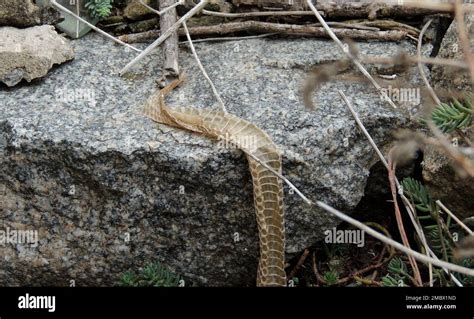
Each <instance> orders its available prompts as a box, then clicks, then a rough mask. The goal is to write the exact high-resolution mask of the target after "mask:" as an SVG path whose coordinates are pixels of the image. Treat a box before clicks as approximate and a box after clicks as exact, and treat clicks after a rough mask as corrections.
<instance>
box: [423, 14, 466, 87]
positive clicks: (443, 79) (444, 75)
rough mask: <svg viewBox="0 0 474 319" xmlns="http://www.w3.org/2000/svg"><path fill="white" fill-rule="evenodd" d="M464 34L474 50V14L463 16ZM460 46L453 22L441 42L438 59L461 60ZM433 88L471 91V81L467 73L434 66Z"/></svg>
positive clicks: (454, 22)
mask: <svg viewBox="0 0 474 319" xmlns="http://www.w3.org/2000/svg"><path fill="white" fill-rule="evenodd" d="M465 23H466V32H467V35H468V36H469V38H470V44H471V50H473V49H474V36H472V35H473V34H474V14H467V15H466V16H465ZM462 51H463V50H462V45H461V43H460V42H459V39H458V31H457V23H456V21H453V22H452V23H451V26H450V27H449V29H448V31H447V32H446V34H445V36H444V38H443V41H442V42H441V47H440V51H439V53H438V57H440V58H444V59H454V60H463V59H464V57H463V54H462ZM431 82H432V84H433V86H434V87H435V88H440V89H457V90H460V91H464V90H472V84H471V79H470V77H469V76H468V73H467V72H460V71H459V69H455V68H446V67H443V66H439V65H435V66H433V69H432V80H431Z"/></svg>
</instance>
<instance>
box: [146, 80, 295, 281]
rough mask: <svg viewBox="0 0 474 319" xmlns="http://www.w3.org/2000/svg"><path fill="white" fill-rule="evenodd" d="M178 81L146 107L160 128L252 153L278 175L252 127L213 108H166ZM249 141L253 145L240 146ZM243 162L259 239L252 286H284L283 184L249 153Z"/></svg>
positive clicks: (273, 149)
mask: <svg viewBox="0 0 474 319" xmlns="http://www.w3.org/2000/svg"><path fill="white" fill-rule="evenodd" d="M182 81H183V79H182V78H180V79H178V80H175V81H174V82H172V83H171V84H170V85H168V86H167V87H165V88H164V89H162V90H157V91H156V92H155V93H154V94H153V95H152V96H151V97H150V98H149V99H148V101H147V102H146V103H145V106H144V113H145V115H146V116H147V117H149V118H150V119H152V120H153V121H155V122H158V123H161V124H165V125H169V126H173V127H177V128H180V129H184V130H187V131H191V132H195V133H198V134H201V135H205V136H207V137H210V138H213V139H218V140H224V141H225V142H226V143H232V144H233V145H236V146H237V147H238V148H239V149H241V150H242V151H243V152H244V153H246V154H252V155H254V156H255V157H257V158H258V159H259V160H260V161H262V162H263V163H265V164H266V165H268V166H269V167H271V168H272V169H274V170H275V171H277V172H279V173H281V169H282V164H281V155H280V151H279V149H278V148H277V146H276V145H275V144H274V143H273V142H272V140H271V139H270V137H269V136H268V135H267V134H266V133H265V132H263V131H262V130H261V129H260V128H258V127H257V126H256V125H254V124H252V123H250V122H248V121H246V120H243V119H241V118H239V117H237V116H234V115H232V114H229V113H227V112H223V111H221V110H217V109H209V108H194V107H173V108H169V107H167V106H166V105H165V103H164V96H165V95H166V94H167V93H169V92H170V91H172V90H173V89H174V88H175V87H176V86H178V85H179V84H180V83H181V82H182ZM249 137H252V139H249ZM248 140H251V141H252V143H239V141H248ZM247 144H249V145H247ZM247 160H248V162H249V168H250V172H251V175H252V181H253V193H254V206H255V211H256V217H257V224H258V230H259V239H260V260H259V265H258V271H257V286H286V285H287V279H286V273H285V269H284V268H285V226H284V215H283V184H282V181H281V180H280V179H279V178H278V177H276V176H275V175H274V174H273V173H272V172H271V171H270V170H269V169H267V168H265V167H264V166H263V165H261V164H260V163H259V162H258V161H256V160H255V159H253V158H252V157H250V156H249V155H247Z"/></svg>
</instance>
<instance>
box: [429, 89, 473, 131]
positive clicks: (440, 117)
mask: <svg viewBox="0 0 474 319" xmlns="http://www.w3.org/2000/svg"><path fill="white" fill-rule="evenodd" d="M463 102H464V103H461V102H460V101H458V100H457V99H453V102H450V103H441V104H440V105H438V106H437V107H436V108H435V109H434V110H433V112H432V113H431V118H432V119H433V122H434V123H435V124H436V126H438V127H439V129H440V130H441V131H443V132H444V133H451V132H452V131H455V130H457V129H462V128H465V127H467V126H469V125H470V124H471V122H472V114H473V113H474V107H473V104H472V96H466V97H465V98H464V99H463Z"/></svg>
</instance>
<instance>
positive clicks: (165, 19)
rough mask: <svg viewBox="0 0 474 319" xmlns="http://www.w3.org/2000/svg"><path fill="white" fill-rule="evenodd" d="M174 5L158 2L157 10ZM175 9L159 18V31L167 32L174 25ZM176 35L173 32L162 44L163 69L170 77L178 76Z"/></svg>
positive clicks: (172, 2) (168, 1)
mask: <svg viewBox="0 0 474 319" xmlns="http://www.w3.org/2000/svg"><path fill="white" fill-rule="evenodd" d="M173 4H175V1H174V0H160V1H159V8H160V10H161V11H163V10H165V9H167V8H168V7H170V6H172V5H173ZM176 20H177V18H176V8H175V7H172V8H171V9H168V10H167V11H166V12H164V13H163V14H162V15H161V17H160V30H165V31H166V30H168V29H169V28H171V27H172V26H173V24H175V23H176ZM178 51H179V50H178V33H177V32H176V31H175V32H173V33H172V34H171V35H170V36H169V37H168V38H167V39H166V40H165V42H163V51H162V52H163V69H164V70H165V71H166V72H167V73H168V74H169V75H171V76H177V75H178V74H179V65H178Z"/></svg>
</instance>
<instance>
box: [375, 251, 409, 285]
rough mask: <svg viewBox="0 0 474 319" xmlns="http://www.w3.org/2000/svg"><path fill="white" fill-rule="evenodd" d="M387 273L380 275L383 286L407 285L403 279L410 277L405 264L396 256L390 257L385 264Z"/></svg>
mask: <svg viewBox="0 0 474 319" xmlns="http://www.w3.org/2000/svg"><path fill="white" fill-rule="evenodd" d="M387 270H388V274H387V275H386V276H384V277H382V285H383V286H384V287H407V284H406V283H405V281H406V280H407V278H409V277H410V275H409V274H408V269H407V266H406V264H405V263H404V262H403V260H401V259H400V258H398V257H394V258H392V260H390V262H389V263H388V266H387Z"/></svg>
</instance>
